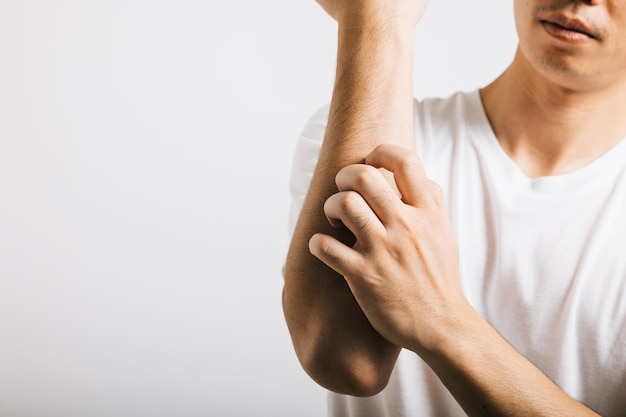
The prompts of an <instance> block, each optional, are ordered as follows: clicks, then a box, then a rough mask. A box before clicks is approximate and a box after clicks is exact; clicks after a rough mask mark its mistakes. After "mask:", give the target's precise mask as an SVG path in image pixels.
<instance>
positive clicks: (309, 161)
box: [288, 105, 329, 236]
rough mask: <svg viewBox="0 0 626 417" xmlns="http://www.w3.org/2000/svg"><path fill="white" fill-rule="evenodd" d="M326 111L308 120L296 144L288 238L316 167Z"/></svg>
mask: <svg viewBox="0 0 626 417" xmlns="http://www.w3.org/2000/svg"><path fill="white" fill-rule="evenodd" d="M328 111H329V106H328V105H327V106H324V107H322V108H321V109H319V110H318V111H317V112H316V113H315V114H314V115H313V116H312V117H311V118H310V119H309V121H308V122H307V123H306V125H305V127H304V129H303V130H302V133H301V134H300V137H299V138H298V143H297V144H296V149H295V152H294V156H293V160H292V164H291V179H290V182H289V191H290V194H291V206H290V210H289V224H288V227H289V235H290V236H291V235H292V234H293V231H294V229H295V227H296V222H297V220H298V216H299V215H300V210H302V204H303V203H304V197H305V196H306V193H307V192H308V190H309V185H310V184H311V178H312V177H313V171H314V170H315V166H316V165H317V160H318V158H319V154H320V149H321V147H322V141H323V140H324V134H325V133H326V125H327V123H328Z"/></svg>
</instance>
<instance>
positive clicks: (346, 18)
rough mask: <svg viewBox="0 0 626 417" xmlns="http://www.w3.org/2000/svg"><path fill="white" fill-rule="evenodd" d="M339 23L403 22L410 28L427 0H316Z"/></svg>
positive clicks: (417, 18)
mask: <svg viewBox="0 0 626 417" xmlns="http://www.w3.org/2000/svg"><path fill="white" fill-rule="evenodd" d="M316 1H317V2H318V3H319V4H320V6H322V8H324V10H326V12H327V13H328V14H329V15H330V16H331V17H332V18H333V19H335V20H336V21H337V22H338V23H339V24H347V25H363V24H366V25H367V24H370V23H374V24H378V23H383V24H393V23H403V24H406V25H408V27H410V28H411V29H413V28H414V27H415V25H416V24H417V22H418V21H419V20H420V18H421V17H422V15H423V14H424V10H425V9H426V5H427V4H428V0H316Z"/></svg>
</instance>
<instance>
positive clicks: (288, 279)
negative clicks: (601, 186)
mask: <svg viewBox="0 0 626 417" xmlns="http://www.w3.org/2000/svg"><path fill="white" fill-rule="evenodd" d="M319 3H320V4H321V5H322V7H323V8H324V9H325V10H326V11H327V12H328V13H329V14H330V15H331V16H332V17H333V18H335V19H336V20H337V22H338V25H339V47H338V60H337V62H338V68H337V78H336V85H335V89H334V92H333V99H332V102H331V111H330V116H329V124H328V128H327V132H326V137H325V141H324V145H323V147H322V151H321V154H320V159H319V162H318V166H317V168H316V171H315V173H314V176H313V180H312V183H311V188H310V190H309V193H308V195H307V198H306V200H305V203H304V206H303V210H302V214H301V216H300V218H299V220H298V224H297V226H296V230H295V233H294V237H293V240H292V243H291V246H290V250H289V254H288V257H287V262H286V265H285V287H284V293H283V294H284V296H283V308H284V312H285V317H286V320H287V324H288V327H289V330H290V332H291V336H292V340H293V343H294V347H295V350H296V353H297V355H298V357H299V359H300V361H301V363H302V365H303V367H304V369H305V370H306V371H307V372H308V373H309V375H310V376H311V377H312V378H313V379H314V380H316V381H317V382H318V383H320V384H321V385H323V386H324V387H326V388H328V389H330V390H333V391H336V392H340V393H346V394H351V395H357V396H368V395H373V394H375V393H377V392H379V391H380V390H381V389H382V388H384V387H385V386H386V384H387V382H388V379H389V376H390V373H391V370H392V369H393V366H394V364H395V361H396V358H397V355H398V353H399V351H400V348H405V349H409V350H411V351H413V352H415V354H417V355H419V356H420V357H421V358H422V359H424V360H425V361H426V362H427V363H428V364H429V366H430V367H431V368H432V369H433V370H434V371H435V372H436V373H437V375H438V376H439V378H440V379H441V381H442V382H443V383H444V384H445V385H446V387H447V388H448V389H449V390H450V392H451V393H452V395H453V396H454V397H455V398H456V400H457V401H458V402H459V404H460V405H461V406H462V407H463V408H464V410H465V411H466V412H467V413H468V415H470V416H474V415H498V416H524V415H529V416H531V415H532V416H543V415H545V416H559V415H563V416H586V415H596V414H595V413H594V412H593V411H592V410H590V409H588V408H587V407H585V406H584V405H583V404H580V403H578V402H576V401H575V400H574V399H572V398H571V397H569V396H568V395H567V394H566V393H564V392H563V391H562V390H561V389H560V388H559V387H558V386H556V385H555V384H554V383H552V381H550V380H549V379H548V378H547V377H546V376H545V375H544V374H543V373H542V372H541V371H540V370H539V369H538V368H536V367H535V366H534V365H533V364H532V363H530V362H528V361H527V360H526V359H525V358H524V357H523V356H522V355H520V354H519V353H518V352H516V351H515V349H513V348H512V347H511V346H510V345H509V344H508V343H507V342H506V341H505V340H504V339H502V338H501V337H500V336H499V334H498V333H497V332H496V331H495V330H494V329H493V328H491V327H490V326H489V324H488V323H486V322H485V320H484V319H483V318H482V317H480V315H479V314H478V313H476V311H475V310H474V309H473V308H472V307H471V306H470V305H469V303H468V302H467V300H466V299H465V296H464V295H463V292H462V290H461V287H460V284H459V276H458V267H457V259H458V255H457V247H456V241H455V238H454V235H453V233H452V230H451V227H450V224H449V222H448V216H447V213H446V208H445V207H446V204H445V201H444V199H443V197H442V193H441V190H440V189H439V187H438V186H437V185H436V184H434V183H432V182H431V181H430V180H428V178H427V177H426V175H425V173H424V170H423V168H422V165H421V161H420V160H419V158H418V157H417V155H415V154H414V153H413V152H412V151H411V149H410V147H411V142H412V115H411V109H412V98H411V97H410V95H411V94H412V83H411V62H412V36H413V33H412V29H413V27H414V25H415V24H417V22H418V21H419V19H420V17H421V15H422V13H423V11H424V9H425V7H426V2H425V1H416V0H387V1H384V2H383V1H381V0H359V1H358V3H359V5H358V6H355V5H354V0H351V1H349V0H323V1H322V0H320V1H319ZM515 14H516V24H517V28H518V35H519V39H520V45H519V48H518V51H517V54H516V55H515V58H514V60H513V62H512V64H511V66H510V67H509V68H508V69H507V70H506V71H505V72H504V73H503V74H502V75H501V76H500V77H499V78H498V79H496V80H495V81H494V82H493V83H491V84H490V85H488V86H487V87H485V88H484V89H482V90H481V97H482V99H483V104H484V106H485V110H486V112H487V115H488V118H489V120H490V123H491V125H492V127H493V129H494V132H495V133H496V136H497V138H498V140H499V141H500V143H501V145H502V147H503V149H504V150H505V151H506V152H507V153H508V154H509V156H510V157H511V158H512V159H513V161H514V162H516V163H517V164H518V166H519V167H520V168H521V169H522V171H523V172H525V173H526V174H527V175H528V176H530V177H539V176H544V175H555V174H561V173H565V172H569V171H572V170H575V169H577V168H580V167H582V166H583V165H585V164H587V163H588V162H590V161H592V160H593V159H595V158H597V157H598V156H600V155H601V154H603V153H604V152H606V151H607V150H609V149H610V148H611V147H612V146H613V145H615V144H616V143H617V142H618V141H619V140H620V139H621V138H622V137H624V136H626V121H624V118H623V116H621V117H620V113H621V114H622V115H623V109H625V108H626V47H625V46H624V44H625V43H624V42H623V41H621V40H620V39H625V38H626V4H624V2H623V1H619V0H607V1H565V0H515ZM573 19H578V20H579V21H580V22H585V25H586V29H585V32H588V33H587V34H582V35H581V33H580V30H581V28H580V27H576V30H572V29H573V28H572V27H571V26H572V23H571V22H572V20H573ZM563 25H565V26H567V27H569V28H570V30H565V29H564V28H563ZM588 35H592V36H588ZM620 109H622V110H620ZM529 120H532V121H533V123H528V121H529ZM389 173H393V175H392V176H391V175H389ZM475 335H480V337H479V338H477V337H476V336H475ZM461 346H462V347H463V348H462V349H460V348H459V347H461Z"/></svg>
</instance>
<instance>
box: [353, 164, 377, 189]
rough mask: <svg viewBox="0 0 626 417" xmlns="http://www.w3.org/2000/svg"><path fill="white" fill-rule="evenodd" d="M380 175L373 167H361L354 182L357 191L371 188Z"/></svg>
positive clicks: (355, 174) (355, 175)
mask: <svg viewBox="0 0 626 417" xmlns="http://www.w3.org/2000/svg"><path fill="white" fill-rule="evenodd" d="M378 175H379V173H378V171H377V170H376V168H374V167H372V166H369V165H362V166H359V167H358V169H357V170H356V172H355V173H354V181H355V185H356V187H357V189H363V188H367V187H370V186H371V185H372V184H373V183H374V182H375V181H376V180H377V176H378Z"/></svg>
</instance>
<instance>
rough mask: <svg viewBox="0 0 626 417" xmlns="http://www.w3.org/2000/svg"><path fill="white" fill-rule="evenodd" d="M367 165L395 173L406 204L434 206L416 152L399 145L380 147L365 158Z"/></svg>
mask: <svg viewBox="0 0 626 417" xmlns="http://www.w3.org/2000/svg"><path fill="white" fill-rule="evenodd" d="M365 163H366V164H368V165H371V166H373V167H375V168H385V169H386V170H388V171H391V172H393V175H394V178H395V180H396V184H397V185H398V190H399V191H400V194H401V195H402V201H404V202H405V203H407V204H410V205H412V206H417V207H422V206H424V207H430V206H432V205H433V204H434V201H433V198H432V195H431V193H430V186H429V185H428V178H427V177H426V174H425V172H424V167H423V165H422V161H421V160H420V159H419V157H418V156H417V155H416V154H415V153H414V152H412V151H410V150H408V149H406V148H404V147H402V146H398V145H391V144H385V145H380V146H378V147H376V149H374V151H372V153H370V154H369V155H368V156H367V157H366V158H365Z"/></svg>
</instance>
